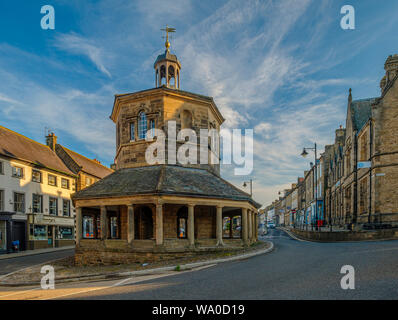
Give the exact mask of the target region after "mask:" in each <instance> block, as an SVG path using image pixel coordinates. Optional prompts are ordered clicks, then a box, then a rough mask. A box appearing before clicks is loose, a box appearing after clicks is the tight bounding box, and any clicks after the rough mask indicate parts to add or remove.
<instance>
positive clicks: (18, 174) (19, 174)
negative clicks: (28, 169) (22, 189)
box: [12, 167, 23, 179]
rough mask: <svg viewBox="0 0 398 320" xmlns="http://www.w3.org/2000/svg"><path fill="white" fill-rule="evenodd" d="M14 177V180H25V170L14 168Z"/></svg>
mask: <svg viewBox="0 0 398 320" xmlns="http://www.w3.org/2000/svg"><path fill="white" fill-rule="evenodd" d="M12 176H13V177H14V178H19V179H22V178H23V168H21V167H12Z"/></svg>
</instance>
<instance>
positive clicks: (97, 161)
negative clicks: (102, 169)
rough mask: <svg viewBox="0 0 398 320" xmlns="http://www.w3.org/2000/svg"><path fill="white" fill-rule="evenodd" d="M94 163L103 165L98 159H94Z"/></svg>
mask: <svg viewBox="0 0 398 320" xmlns="http://www.w3.org/2000/svg"><path fill="white" fill-rule="evenodd" d="M93 161H95V162H96V163H98V164H101V161H99V160H97V159H93Z"/></svg>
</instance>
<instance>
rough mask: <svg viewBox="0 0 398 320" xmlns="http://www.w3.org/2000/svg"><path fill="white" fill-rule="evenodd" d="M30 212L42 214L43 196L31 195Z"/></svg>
mask: <svg viewBox="0 0 398 320" xmlns="http://www.w3.org/2000/svg"><path fill="white" fill-rule="evenodd" d="M32 210H33V213H42V212H43V196H41V195H39V194H33V201H32Z"/></svg>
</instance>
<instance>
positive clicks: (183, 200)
mask: <svg viewBox="0 0 398 320" xmlns="http://www.w3.org/2000/svg"><path fill="white" fill-rule="evenodd" d="M169 46H170V45H167V43H166V51H165V53H164V54H161V55H159V56H158V58H157V59H156V62H155V64H154V68H155V88H153V89H149V90H144V91H139V92H135V93H130V94H122V95H116V96H115V101H114V106H113V110H112V114H111V117H110V118H111V119H112V120H113V121H114V123H115V124H116V156H115V166H116V171H115V172H114V173H113V174H111V175H109V176H107V177H105V178H104V179H102V180H100V181H98V182H96V183H95V184H93V185H91V186H90V187H88V188H86V189H84V190H81V191H79V192H77V193H75V194H74V195H73V196H72V199H73V201H74V204H75V208H76V250H75V262H76V263H77V264H111V263H132V262H150V261H156V260H159V259H173V258H175V257H177V256H181V255H194V254H196V253H197V252H202V251H204V250H206V251H207V250H210V251H213V250H224V249H225V248H239V247H243V246H246V245H249V244H251V243H252V242H255V241H257V210H258V208H259V207H260V204H258V203H256V202H255V201H253V199H252V198H251V197H250V195H248V194H247V193H245V192H243V191H241V190H240V189H238V188H236V187H235V186H233V185H232V184H230V183H229V182H227V181H225V180H224V179H222V178H221V177H220V166H219V164H211V161H208V162H209V164H186V165H172V164H168V150H167V148H168V143H167V141H168V140H170V139H172V140H174V142H175V143H176V145H177V150H178V146H179V145H182V144H183V143H185V142H179V141H176V138H175V137H169V136H167V132H168V126H169V125H170V123H171V122H174V123H175V124H176V129H177V132H178V131H179V130H181V129H185V128H191V129H193V130H194V131H195V132H196V134H197V136H198V137H199V132H200V129H214V130H217V131H219V130H220V126H221V124H222V123H223V121H224V118H223V117H222V115H221V113H220V111H219V110H218V108H217V106H216V104H215V103H214V101H213V99H212V98H210V97H206V96H203V95H198V94H194V93H191V92H186V91H182V90H180V69H181V64H180V62H179V61H178V59H177V57H176V56H175V55H173V54H171V53H170V52H169ZM169 121H170V122H169ZM153 128H157V129H161V130H162V131H163V132H165V134H166V150H165V162H164V163H165V164H157V165H149V164H148V163H147V162H146V160H145V151H146V149H147V147H148V146H149V145H150V144H151V143H154V142H153V141H146V140H145V136H146V133H147V131H148V130H149V129H153ZM197 149H198V150H200V148H199V147H198V148H197ZM210 157H211V152H209V159H210ZM198 159H199V156H198ZM170 162H171V161H170Z"/></svg>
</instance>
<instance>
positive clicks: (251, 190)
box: [243, 179, 253, 197]
mask: <svg viewBox="0 0 398 320" xmlns="http://www.w3.org/2000/svg"><path fill="white" fill-rule="evenodd" d="M248 183H250V197H253V180H252V179H250V181H248V182H246V181H245V182H243V187H244V188H246V187H247V184H248Z"/></svg>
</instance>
